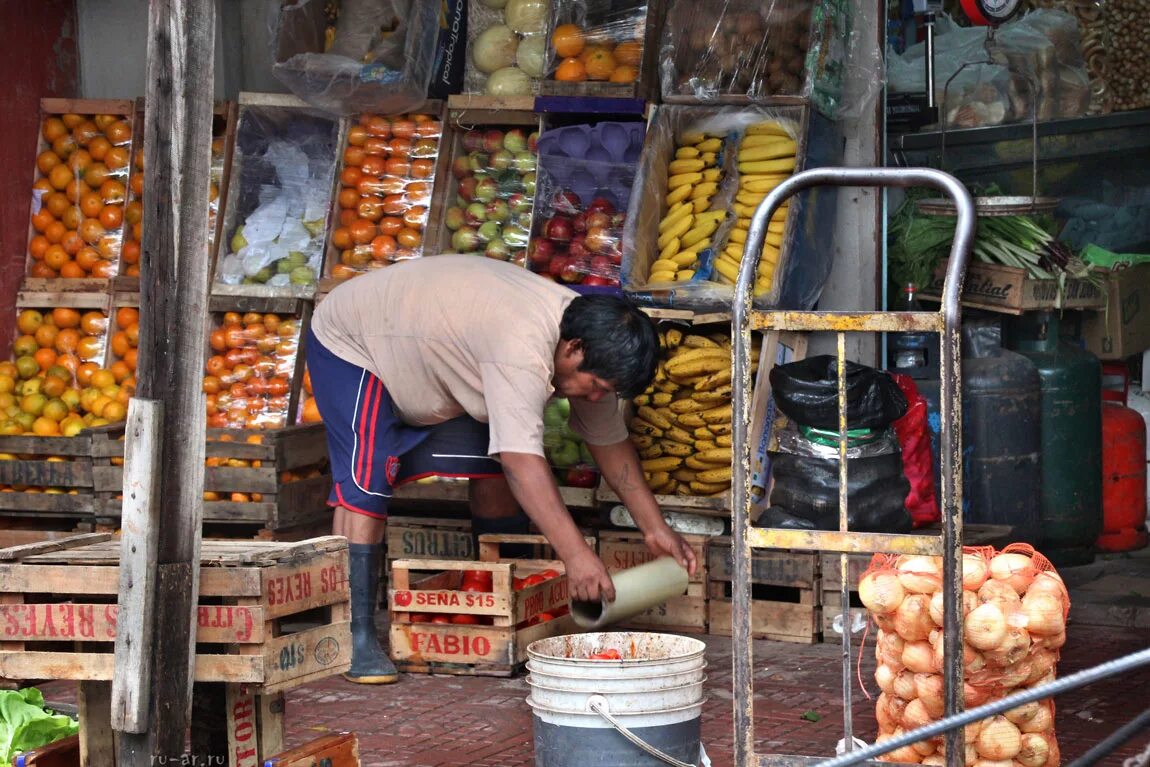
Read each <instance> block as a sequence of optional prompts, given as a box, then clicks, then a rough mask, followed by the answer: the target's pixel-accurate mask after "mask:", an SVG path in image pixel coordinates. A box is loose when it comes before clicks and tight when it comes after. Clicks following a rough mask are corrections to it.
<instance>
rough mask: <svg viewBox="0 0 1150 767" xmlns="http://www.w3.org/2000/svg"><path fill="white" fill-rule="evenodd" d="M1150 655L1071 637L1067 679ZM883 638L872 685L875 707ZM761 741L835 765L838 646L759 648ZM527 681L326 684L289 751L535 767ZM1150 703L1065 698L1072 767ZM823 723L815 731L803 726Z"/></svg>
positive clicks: (726, 709) (1141, 692)
mask: <svg viewBox="0 0 1150 767" xmlns="http://www.w3.org/2000/svg"><path fill="white" fill-rule="evenodd" d="M704 639H705V640H706V643H707V662H708V668H707V675H708V681H707V685H706V692H707V696H708V700H707V703H706V705H705V706H704V709H703V744H704V746H705V747H706V749H707V753H708V755H709V756H710V758H711V760H712V762H713V763H714V764H715V765H716V766H717V767H718V766H719V765H730V764H731V759H732V756H731V754H732V724H731V652H730V640H728V639H725V638H722V637H704ZM1148 645H1150V632H1147V631H1145V630H1144V629H1134V628H1115V627H1096V626H1084V625H1078V626H1075V625H1071V627H1070V628H1069V629H1068V641H1067V644H1066V647H1065V648H1063V654H1062V660H1061V662H1060V664H1059V667H1058V671H1059V674H1060V675H1066V674H1069V673H1073V672H1075V671H1079V670H1081V669H1083V668H1087V667H1089V666H1092V665H1095V664H1097V663H1100V662H1102V661H1105V660H1109V659H1111V658H1115V657H1118V656H1120V655H1123V654H1126V653H1129V652H1134V651H1136V650H1140V649H1143V648H1145V647H1146V646H1148ZM872 649H873V637H872V641H871V644H868V646H867V650H868V652H866V653H864V656H866V657H864V659H863V678H864V679H865V680H866V681H867V686H868V688H869V690H870V692H871V694H872V695H877V689H876V686H875V685H874V682H873V676H871V674H872V673H873V668H874V662H873V659H872V657H873V652H870V650H872ZM755 656H756V666H757V668H758V669H759V670H758V671H757V672H756V674H755V690H756V697H755V731H756V739H757V743H758V746H757V748H758V749H759V750H760V751H761V752H762V753H791V754H821V755H826V754H831V753H833V749H834V744H835V742H836V741H837V740H838V739H839V737H841V733H842V688H841V683H840V677H841V650H840V648H839V647H838V646H837V645H830V644H816V645H796V644H787V643H783V642H768V641H760V642H756V643H755ZM527 691H528V690H527V684H526V682H525V681H524V680H523V679H522V678H517V679H496V678H484V677H453V676H416V675H405V676H404V677H403V678H402V680H401V682H400V683H399V684H398V685H393V686H389V687H379V688H374V689H371V688H365V687H361V686H358V685H354V684H351V683H349V682H346V681H344V680H343V679H339V678H335V679H327V680H324V681H322V682H318V683H315V684H311V685H307V686H305V687H301V688H299V689H297V690H294V691H292V692H291V693H289V695H288V709H287V720H286V724H287V730H288V742H289V744H292V745H295V744H299V743H303V742H306V741H308V740H310V739H312V738H314V737H318V736H319V735H321V734H323V733H325V732H328V731H331V730H354V731H355V732H356V733H357V734H358V736H359V739H360V753H361V755H362V759H363V765H364V767H400V766H401V765H402V767H462V766H463V765H470V766H471V767H520V766H522V765H534V755H533V753H532V735H531V713H530V709H529V708H528V706H527V704H526V702H525V698H526V697H527ZM852 691H853V692H852V694H853V695H854V696H855V706H854V717H853V721H854V726H855V729H856V735H858V736H859V737H862V738H863V739H864V740H868V741H869V740H870V739H872V738H873V736H874V733H875V729H876V727H875V720H874V714H873V703H871V702H869V701H867V700H866V699H865V698H864V697H863V694H862V691H861V690H860V689H859V686H858V682H857V680H855V681H854V683H853V687H852ZM1148 703H1150V669H1143V670H1142V671H1141V672H1140V673H1137V674H1130V675H1126V676H1124V677H1122V678H1114V679H1109V680H1106V681H1104V682H1100V683H1097V684H1095V685H1092V686H1091V687H1088V688H1082V689H1079V690H1076V691H1073V692H1070V693H1066V694H1064V695H1062V696H1060V697H1059V699H1058V701H1057V715H1056V722H1055V726H1056V728H1057V732H1058V738H1059V743H1060V745H1061V748H1062V756H1063V763H1064V764H1065V763H1068V762H1069V761H1070V760H1071V759H1073V758H1075V757H1076V756H1079V755H1081V754H1082V753H1084V752H1085V751H1086V750H1087V749H1088V748H1089V747H1090V746H1091V745H1093V744H1094V743H1096V742H1097V741H1098V740H1100V739H1102V738H1104V737H1106V736H1107V735H1109V734H1110V733H1111V732H1113V731H1114V730H1115V729H1117V728H1118V727H1120V726H1121V725H1122V724H1125V723H1126V722H1127V721H1129V720H1130V719H1131V718H1133V716H1135V715H1136V714H1137V713H1139V712H1140V711H1141V710H1142V709H1143V708H1144V707H1145V706H1146V705H1147V704H1148ZM806 712H814V713H816V714H818V715H819V717H820V719H819V721H817V722H810V721H806V720H804V719H803V718H802V716H803V714H804V713H806ZM1147 742H1150V731H1143V732H1142V733H1140V734H1139V735H1138V736H1136V737H1135V738H1134V739H1132V740H1131V741H1129V742H1128V743H1127V744H1126V746H1125V747H1124V748H1122V749H1120V750H1119V751H1116V752H1115V753H1114V754H1112V755H1111V756H1110V757H1108V758H1107V759H1106V760H1104V761H1103V762H1101V763H1100V764H1101V765H1115V766H1120V765H1121V764H1122V760H1123V758H1124V757H1129V756H1133V755H1135V754H1137V753H1139V752H1140V751H1141V750H1142V748H1143V747H1145V746H1146V744H1147Z"/></svg>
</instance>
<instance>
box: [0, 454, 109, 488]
mask: <svg viewBox="0 0 1150 767" xmlns="http://www.w3.org/2000/svg"><path fill="white" fill-rule="evenodd" d="M0 484H5V485H28V486H30V487H85V488H91V487H92V465H91V463H89V462H87V461H86V460H78V461H36V460H27V461H0Z"/></svg>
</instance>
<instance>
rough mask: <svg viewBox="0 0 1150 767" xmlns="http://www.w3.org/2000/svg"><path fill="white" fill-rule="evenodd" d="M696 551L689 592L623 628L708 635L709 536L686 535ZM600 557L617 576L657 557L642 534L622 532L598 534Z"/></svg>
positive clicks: (643, 614) (658, 606) (634, 619)
mask: <svg viewBox="0 0 1150 767" xmlns="http://www.w3.org/2000/svg"><path fill="white" fill-rule="evenodd" d="M683 538H684V539H686V541H687V543H689V544H690V545H691V549H692V550H693V551H694V552H695V559H696V561H697V562H698V569H697V570H696V571H695V574H694V575H692V576H691V577H690V580H689V582H688V583H687V593H686V594H683V595H682V596H678V597H674V598H672V599H668V600H667V601H666V602H664V603H663V604H661V605H656V606H655V607H652V608H651V609H649V610H646V611H645V612H642V613H640V614H639V615H637V616H635V617H634V618H632V619H630V620H629V621H627V622H626V623H624V624H622V627H623V628H634V629H639V630H644V629H652V630H656V631H675V632H679V633H682V634H705V633H707V544H708V540H709V538H708V536H705V535H684V536H683ZM599 558H600V559H602V560H603V564H604V565H606V566H607V572H609V573H617V572H620V571H621V570H627V569H630V568H632V567H637V566H638V565H641V564H644V563H645V562H650V561H651V560H653V559H654V558H655V556H654V555H653V554H652V553H651V552H650V551H649V550H648V549H647V544H645V543H644V542H643V534H642V533H640V532H631V531H623V530H604V531H601V532H600V533H599Z"/></svg>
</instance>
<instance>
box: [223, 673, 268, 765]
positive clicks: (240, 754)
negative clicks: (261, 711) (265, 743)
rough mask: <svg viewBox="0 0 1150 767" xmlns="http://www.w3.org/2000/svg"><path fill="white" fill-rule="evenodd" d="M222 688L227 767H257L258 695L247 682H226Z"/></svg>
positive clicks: (258, 739) (259, 755)
mask: <svg viewBox="0 0 1150 767" xmlns="http://www.w3.org/2000/svg"><path fill="white" fill-rule="evenodd" d="M224 689H225V698H226V705H225V709H226V711H227V725H226V729H227V734H228V764H229V767H260V765H261V764H262V752H261V748H260V746H261V743H260V737H259V715H258V707H257V705H256V703H257V697H258V696H257V695H255V694H254V693H253V692H252V688H250V687H248V686H247V685H238V684H230V685H227V687H225V688H224Z"/></svg>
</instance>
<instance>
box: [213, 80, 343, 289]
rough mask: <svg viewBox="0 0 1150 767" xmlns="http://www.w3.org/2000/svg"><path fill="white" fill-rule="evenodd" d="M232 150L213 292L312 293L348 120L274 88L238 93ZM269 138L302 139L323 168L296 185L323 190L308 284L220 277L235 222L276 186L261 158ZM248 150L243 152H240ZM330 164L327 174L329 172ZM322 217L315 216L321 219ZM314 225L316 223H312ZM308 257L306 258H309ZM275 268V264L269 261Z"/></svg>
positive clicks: (311, 242) (305, 189)
mask: <svg viewBox="0 0 1150 767" xmlns="http://www.w3.org/2000/svg"><path fill="white" fill-rule="evenodd" d="M236 109H237V112H236V114H237V117H236V129H235V150H234V151H233V154H232V160H231V167H230V171H229V178H228V190H227V197H226V198H224V203H223V210H222V215H223V224H222V229H221V230H220V237H219V244H218V249H217V252H216V254H217V258H216V265H215V271H214V273H213V283H212V293H213V294H215V295H231V296H293V297H296V298H308V299H310V298H312V297H314V295H315V292H316V286H317V285H318V282H319V278H320V277H321V276H322V274H323V241H324V236H323V233H324V232H327V231H328V230H329V229H330V223H331V222H330V220H329V215H330V210H329V208H330V199H331V198H330V195H331V192H332V190H333V189H334V186H335V182H336V180H337V179H336V176H337V175H338V173H337V154H336V153H337V149H338V147H339V146H340V144H341V142H342V140H343V133H344V131H345V130H346V129H347V121H346V120H343V119H341V118H339V117H337V116H336V115H333V114H329V113H327V112H324V111H322V110H320V109H316V108H315V107H312V106H310V105H309V104H307V103H306V102H304V101H302V100H300V99H298V98H296V97H294V96H289V95H282V94H275V93H240V95H239V98H238V101H237V107H236ZM272 140H278V141H293V142H302V143H303V144H306V145H307V146H308V148H309V151H311V152H312V157H311V163H310V164H311V166H312V167H317V168H318V167H323V168H324V169H325V170H324V171H323V173H322V174H321V175H319V176H318V177H314V178H312V177H308V178H307V179H306V181H305V182H304V183H301V184H299V185H298V186H295V187H293V188H295V189H296V190H297V191H300V192H302V193H307V192H311V191H314V190H319V189H322V193H323V202H322V205H319V204H318V203H317V204H316V205H315V206H314V209H315V212H316V213H317V214H320V215H322V232H321V233H320V234H318V235H316V234H313V235H312V238H310V239H309V243H308V245H307V246H305V247H306V250H307V255H309V257H310V256H312V255H313V254H316V255H318V263H317V266H318V269H317V270H316V273H315V281H314V282H312V283H311V284H307V285H295V284H289V285H283V286H275V285H267V284H262V283H261V284H225V283H224V282H222V281H221V280H220V273H221V272H220V269H221V266H222V264H223V263H224V260H225V258H227V257H228V255H229V254H230V253H232V250H231V241H232V238H233V237H234V235H235V233H236V231H237V229H238V227H240V226H242V225H244V223H245V222H246V220H247V217H248V216H249V215H251V214H252V213H253V212H255V210H256V209H257V208H258V207H259V204H260V196H261V190H262V189H263V187H265V186H267V185H273V186H275V185H278V184H279V183H280V181H279V180H278V178H277V176H276V173H275V170H274V168H273V167H272V165H271V164H270V162H269V161H268V160H267V159H266V157H265V150H266V148H267V146H268V145H269V144H270V142H271V141H272ZM244 149H247V154H245V153H244ZM326 169H330V173H331V175H330V176H329V175H327V172H328V171H327V170H326ZM319 221H320V219H318V218H317V219H316V222H319ZM315 226H316V227H319V226H320V224H319V223H316V224H315ZM311 260H312V259H310V258H309V262H310V261H311ZM273 271H274V265H273Z"/></svg>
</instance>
